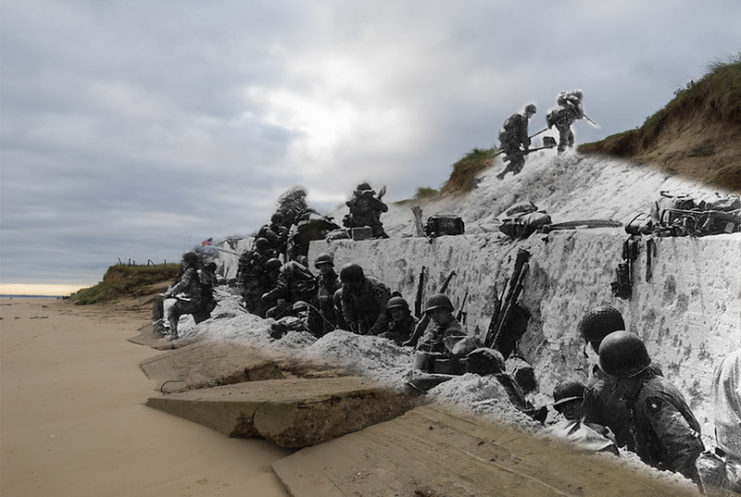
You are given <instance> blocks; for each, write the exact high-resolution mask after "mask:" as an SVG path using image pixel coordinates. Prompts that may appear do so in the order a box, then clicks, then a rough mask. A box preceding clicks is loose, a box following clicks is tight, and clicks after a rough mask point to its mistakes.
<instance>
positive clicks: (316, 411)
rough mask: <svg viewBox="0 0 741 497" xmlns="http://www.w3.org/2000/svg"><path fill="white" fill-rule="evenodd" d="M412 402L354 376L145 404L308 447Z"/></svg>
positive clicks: (262, 384)
mask: <svg viewBox="0 0 741 497" xmlns="http://www.w3.org/2000/svg"><path fill="white" fill-rule="evenodd" d="M414 403H415V401H414V399H412V398H411V397H407V396H405V395H402V394H400V393H398V392H394V391H390V390H388V389H386V388H384V387H383V386H382V385H379V384H377V383H375V382H373V381H372V380H368V379H366V378H360V377H356V376H344V377H340V378H318V379H304V378H295V379H286V380H265V381H251V382H247V383H239V384H236V385H226V386H220V387H213V388H207V389H201V390H191V391H188V392H182V393H177V394H172V395H166V396H163V397H152V398H150V399H149V400H148V401H147V405H148V406H149V407H154V408H156V409H160V410H162V411H165V412H169V413H170V414H175V415H176V416H180V417H183V418H186V419H189V420H191V421H195V422H197V423H201V424H203V425H205V426H208V427H209V428H212V429H214V430H216V431H219V432H221V433H223V434H225V435H228V436H230V437H255V438H264V439H266V440H271V441H273V442H274V443H275V444H277V445H279V446H281V447H306V446H309V445H314V444H318V443H321V442H324V441H326V440H332V439H334V438H337V437H340V436H342V435H345V434H347V433H350V432H354V431H357V430H361V429H363V428H365V427H366V426H370V425H373V424H376V423H380V422H382V421H386V420H389V419H392V418H394V417H396V416H399V415H401V414H402V413H404V412H405V411H407V410H408V409H410V408H412V407H413V406H414Z"/></svg>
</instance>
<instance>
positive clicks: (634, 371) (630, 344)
mask: <svg viewBox="0 0 741 497" xmlns="http://www.w3.org/2000/svg"><path fill="white" fill-rule="evenodd" d="M599 361H600V367H601V368H602V370H603V371H604V372H605V373H607V374H609V375H610V376H612V377H614V378H616V379H617V389H618V390H619V391H620V392H621V394H622V396H623V399H624V400H625V402H626V404H627V407H628V412H629V415H630V424H631V432H632V434H633V440H634V441H635V448H636V453H637V454H638V456H639V457H640V458H641V460H642V461H643V462H645V463H646V464H648V465H651V466H654V467H656V468H659V469H663V470H669V471H675V472H678V473H681V474H682V475H684V476H685V477H686V478H689V479H691V480H693V481H695V482H696V483H697V482H699V478H698V474H697V469H696V468H695V461H696V460H697V457H698V456H699V455H700V453H702V451H703V450H704V447H703V444H702V440H701V438H700V423H698V422H697V419H695V416H694V415H693V414H692V411H691V410H690V408H689V406H688V405H687V402H686V401H685V400H684V397H683V396H682V394H681V393H680V392H679V390H678V389H677V388H676V387H675V386H674V385H673V384H672V383H670V382H669V381H668V380H666V379H664V378H663V377H661V376H658V375H657V374H656V372H655V371H654V370H653V369H652V368H650V367H649V366H650V365H651V358H650V357H649V355H648V351H647V350H646V346H645V344H644V343H643V340H641V339H640V338H639V337H638V336H637V335H634V334H633V333H629V332H627V331H615V332H613V333H610V334H609V335H607V336H606V337H605V338H604V339H603V340H602V343H601V344H600V347H599Z"/></svg>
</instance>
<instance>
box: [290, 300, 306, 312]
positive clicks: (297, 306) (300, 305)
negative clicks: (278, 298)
mask: <svg viewBox="0 0 741 497" xmlns="http://www.w3.org/2000/svg"><path fill="white" fill-rule="evenodd" d="M292 309H293V310H294V311H300V310H302V309H307V310H308V309H309V304H307V303H306V302H304V301H303V300H297V301H296V302H294V304H293V307H292Z"/></svg>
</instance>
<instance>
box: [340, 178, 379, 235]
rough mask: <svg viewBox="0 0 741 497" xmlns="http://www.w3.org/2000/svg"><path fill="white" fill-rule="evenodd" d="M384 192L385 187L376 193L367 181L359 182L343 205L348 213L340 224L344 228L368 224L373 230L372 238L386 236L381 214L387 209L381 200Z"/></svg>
mask: <svg viewBox="0 0 741 497" xmlns="http://www.w3.org/2000/svg"><path fill="white" fill-rule="evenodd" d="M385 193H386V187H383V188H382V189H381V191H380V192H379V193H378V195H376V191H375V190H374V189H373V188H371V186H370V185H369V184H368V183H365V182H363V183H360V184H359V185H358V186H357V188H356V189H355V191H354V192H353V196H352V198H351V199H350V200H348V201H347V202H345V205H347V207H348V208H349V209H350V213H349V214H347V215H346V216H345V218H344V219H343V221H342V224H344V226H345V227H346V228H361V227H363V226H368V227H370V228H371V230H373V238H388V235H387V234H386V232H385V231H384V230H383V223H381V214H382V213H384V212H387V211H388V210H389V208H388V206H387V205H386V204H385V203H383V202H382V201H381V199H382V198H383V196H384V194H385Z"/></svg>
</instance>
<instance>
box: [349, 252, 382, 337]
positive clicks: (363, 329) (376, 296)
mask: <svg viewBox="0 0 741 497" xmlns="http://www.w3.org/2000/svg"><path fill="white" fill-rule="evenodd" d="M340 280H342V314H343V316H344V318H345V322H346V323H347V325H348V327H349V331H352V332H353V333H357V334H359V335H377V334H379V333H380V332H381V331H382V323H383V312H384V310H385V309H386V303H387V302H388V301H389V298H391V292H390V291H389V289H388V288H386V285H384V284H383V283H381V282H380V281H378V280H376V279H374V278H370V277H368V276H365V274H364V273H363V268H362V267H360V266H359V265H357V264H352V263H351V264H347V265H346V266H345V267H343V268H342V270H341V271H340Z"/></svg>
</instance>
